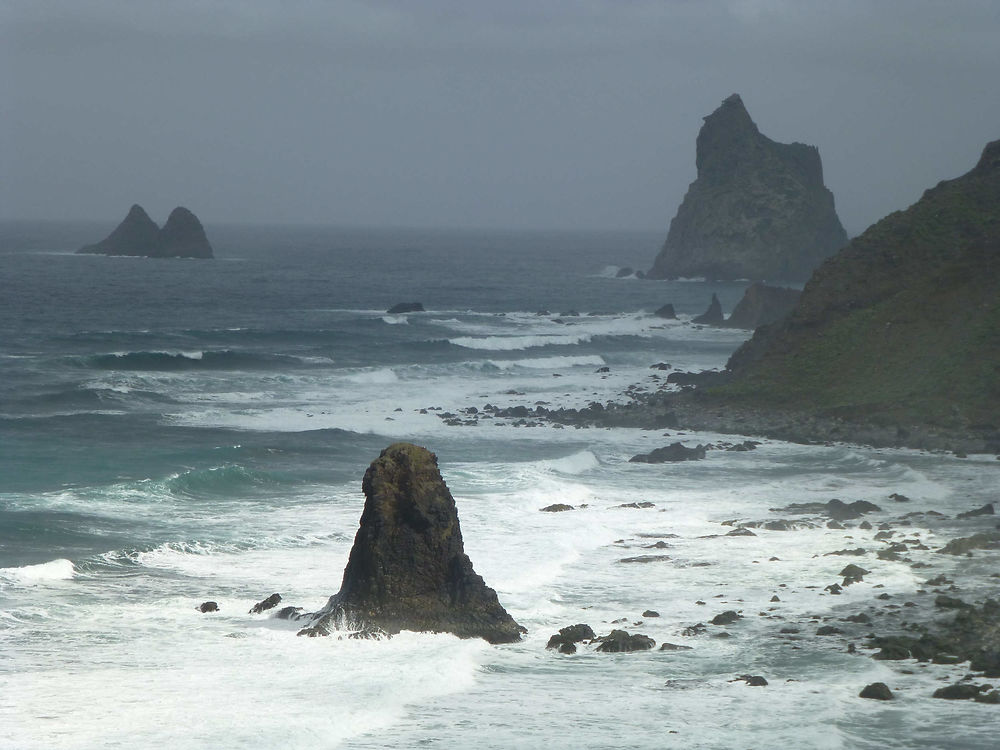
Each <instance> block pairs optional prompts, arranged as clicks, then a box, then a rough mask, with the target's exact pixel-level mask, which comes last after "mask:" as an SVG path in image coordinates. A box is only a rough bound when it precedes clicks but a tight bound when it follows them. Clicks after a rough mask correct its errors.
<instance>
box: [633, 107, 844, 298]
mask: <svg viewBox="0 0 1000 750" xmlns="http://www.w3.org/2000/svg"><path fill="white" fill-rule="evenodd" d="M695 161H696V166H697V169H698V177H697V179H696V180H695V181H694V182H693V183H691V185H690V187H689V188H688V192H687V195H685V197H684V200H683V202H682V203H681V205H680V208H679V209H678V210H677V215H676V216H675V217H674V219H673V221H671V223H670V230H669V233H668V234H667V240H666V243H665V244H664V245H663V249H662V250H661V251H660V254H659V255H658V256H657V257H656V260H655V261H654V263H653V267H652V268H651V269H650V270H649V271H648V272H647V273H646V277H647V278H652V279H675V278H679V277H699V276H704V277H706V278H709V279H752V280H763V279H782V280H785V281H803V280H805V279H806V278H808V277H809V274H810V273H811V272H812V271H813V269H815V268H816V267H817V266H818V265H819V264H820V263H821V262H822V261H823V259H824V258H827V257H828V256H830V255H832V254H833V253H834V252H836V251H837V250H839V249H840V248H841V247H843V246H844V245H845V244H847V234H846V233H845V232H844V228H843V226H841V223H840V219H839V218H838V217H837V212H836V210H835V209H834V202H833V194H832V193H831V192H830V191H829V190H827V188H826V187H825V186H824V184H823V167H822V163H821V162H820V157H819V150H818V149H817V148H816V147H815V146H807V145H805V144H802V143H790V144H785V143H777V142H775V141H772V140H771V139H770V138H768V137H766V136H765V135H763V134H762V133H761V132H760V131H759V130H758V128H757V126H756V125H755V124H754V122H753V120H751V119H750V115H749V113H748V112H747V110H746V108H745V107H744V105H743V100H742V99H740V97H739V95H738V94H733V95H732V96H730V97H729V98H727V99H726V100H725V101H723V102H722V105H721V106H720V107H719V108H718V109H716V110H715V111H714V112H713V113H712V114H710V115H709V116H708V117H706V118H705V124H704V125H703V126H702V128H701V131H700V132H699V133H698V139H697V144H696V160H695Z"/></svg>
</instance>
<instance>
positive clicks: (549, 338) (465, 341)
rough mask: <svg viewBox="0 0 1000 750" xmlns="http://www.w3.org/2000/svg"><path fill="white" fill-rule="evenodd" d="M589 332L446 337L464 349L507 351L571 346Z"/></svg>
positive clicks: (589, 336) (589, 338)
mask: <svg viewBox="0 0 1000 750" xmlns="http://www.w3.org/2000/svg"><path fill="white" fill-rule="evenodd" d="M591 338H592V336H591V335H590V334H589V333H578V334H537V335H531V336H485V337H483V338H474V337H471V336H459V337H458V338H453V339H448V342H449V343H451V344H454V345H455V346H461V347H463V348H465V349H481V350H483V351H493V352H508V351H517V350H521V349H534V348H537V347H542V346H572V345H574V344H582V343H586V342H588V341H590V340H591Z"/></svg>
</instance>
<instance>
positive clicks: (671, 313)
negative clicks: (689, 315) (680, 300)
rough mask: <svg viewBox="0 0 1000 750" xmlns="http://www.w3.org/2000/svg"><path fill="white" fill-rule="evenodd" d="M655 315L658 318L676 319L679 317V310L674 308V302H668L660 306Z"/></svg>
mask: <svg viewBox="0 0 1000 750" xmlns="http://www.w3.org/2000/svg"><path fill="white" fill-rule="evenodd" d="M653 315H655V316H656V317H658V318H666V319H667V320H675V319H676V318H677V312H676V311H675V310H674V303H673V302H668V303H667V304H665V305H663V306H662V307H658V308H657V309H656V312H654V313H653Z"/></svg>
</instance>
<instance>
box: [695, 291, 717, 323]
mask: <svg viewBox="0 0 1000 750" xmlns="http://www.w3.org/2000/svg"><path fill="white" fill-rule="evenodd" d="M691 322H692V323H700V324H702V325H707V326H721V325H722V324H723V322H725V318H724V317H723V315H722V304H721V303H720V302H719V298H718V296H717V295H716V294H714V293H713V294H712V301H711V302H709V303H708V309H707V310H705V312H703V313H702V314H701V315H698V316H697V317H695V318H693V319H692V320H691Z"/></svg>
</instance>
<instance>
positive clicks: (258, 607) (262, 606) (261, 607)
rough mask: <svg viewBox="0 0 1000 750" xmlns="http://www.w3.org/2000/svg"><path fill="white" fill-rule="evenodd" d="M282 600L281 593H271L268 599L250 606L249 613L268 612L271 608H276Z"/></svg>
mask: <svg viewBox="0 0 1000 750" xmlns="http://www.w3.org/2000/svg"><path fill="white" fill-rule="evenodd" d="M280 602H281V594H271V595H270V596H269V597H267V599H264V600H262V601H259V602H257V603H256V604H255V605H253V607H251V608H250V612H248V614H251V615H259V614H260V613H261V612H266V611H267V610H269V609H274V608H275V607H277V606H278V604H279V603H280Z"/></svg>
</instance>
